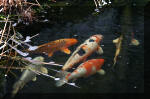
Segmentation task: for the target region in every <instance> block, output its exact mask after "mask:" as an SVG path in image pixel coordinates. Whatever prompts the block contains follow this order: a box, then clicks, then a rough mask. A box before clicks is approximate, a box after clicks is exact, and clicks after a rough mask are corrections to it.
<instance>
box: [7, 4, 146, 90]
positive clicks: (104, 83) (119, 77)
mask: <svg viewBox="0 0 150 99" xmlns="http://www.w3.org/2000/svg"><path fill="white" fill-rule="evenodd" d="M94 8H95V6H73V7H70V8H68V9H65V8H63V7H58V8H57V7H56V11H58V10H64V11H62V12H61V13H60V15H61V14H62V17H60V16H59V18H58V20H56V21H54V20H55V18H51V17H50V14H52V13H51V11H48V12H47V14H46V18H47V19H48V20H49V21H48V22H45V23H36V24H33V25H32V26H27V27H26V28H25V29H23V30H22V31H24V33H30V34H24V35H25V36H27V35H34V34H37V33H39V36H37V37H35V38H34V39H33V42H32V44H31V45H41V44H44V43H48V42H50V41H53V40H57V39H61V38H76V39H77V40H78V43H77V44H75V45H74V46H71V47H70V48H69V49H70V50H71V51H72V52H73V51H74V50H75V49H76V47H77V46H79V45H80V44H81V43H83V42H84V41H85V40H86V39H87V38H89V37H90V36H92V35H95V34H102V35H103V36H104V38H103V40H102V42H101V43H100V46H101V47H102V49H103V51H104V53H103V54H102V55H98V54H97V53H93V54H92V55H91V56H89V57H88V59H96V58H104V59H105V63H104V65H103V66H102V68H103V69H104V70H105V71H106V74H105V75H99V74H95V75H92V76H90V77H87V78H79V79H77V80H76V81H75V83H76V85H78V86H80V88H76V87H73V86H70V85H67V84H65V85H64V86H62V87H56V86H55V81H54V80H53V79H51V78H48V77H45V76H38V77H37V80H36V81H35V82H32V81H31V82H30V83H27V84H26V85H25V86H24V88H23V89H22V90H20V91H19V93H144V16H143V14H144V9H143V6H140V5H135V4H131V6H127V8H125V6H120V7H106V8H105V9H103V10H102V12H101V13H99V14H96V15H93V12H94V11H93V9H94ZM125 10H126V11H125ZM54 11H55V10H54ZM52 22H54V23H52ZM132 32H134V37H135V38H136V39H137V40H138V41H139V42H140V45H139V46H133V45H130V40H131V33H132ZM121 33H124V34H125V37H126V39H125V40H124V43H123V44H124V45H122V46H123V47H122V50H121V54H120V55H119V56H118V58H117V63H116V65H115V67H114V68H112V66H113V58H114V56H115V51H116V46H115V44H113V42H112V41H113V40H114V39H116V38H117V37H119V36H120V34H121ZM39 55H42V56H44V58H45V61H46V62H49V61H55V62H56V63H59V64H62V65H63V64H65V62H66V61H67V59H68V58H69V57H70V55H67V54H64V53H62V52H59V51H58V52H56V53H55V54H54V55H53V56H52V57H50V58H49V57H48V56H46V55H44V54H31V55H30V57H32V58H34V57H36V56H39ZM45 67H48V68H54V69H56V70H60V69H61V67H57V66H45ZM17 73H18V72H17ZM55 73H56V72H54V71H51V70H49V74H50V75H53V76H54V75H55ZM18 74H20V73H18ZM15 81H16V79H15V80H14V78H13V77H9V78H7V87H6V89H5V90H6V93H9V92H11V90H12V84H13V83H14V82H15Z"/></svg>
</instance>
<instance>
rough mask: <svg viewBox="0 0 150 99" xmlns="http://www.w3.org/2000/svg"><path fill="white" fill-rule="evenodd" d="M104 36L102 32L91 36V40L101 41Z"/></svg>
mask: <svg viewBox="0 0 150 99" xmlns="http://www.w3.org/2000/svg"><path fill="white" fill-rule="evenodd" d="M103 38H104V37H103V35H101V34H96V35H93V36H91V37H90V39H91V40H94V41H95V42H97V43H99V42H100V41H101V40H102V39H103Z"/></svg>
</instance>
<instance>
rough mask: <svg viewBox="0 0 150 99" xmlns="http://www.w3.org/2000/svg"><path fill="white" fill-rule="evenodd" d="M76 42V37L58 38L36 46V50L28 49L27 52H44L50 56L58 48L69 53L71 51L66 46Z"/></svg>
mask: <svg viewBox="0 0 150 99" xmlns="http://www.w3.org/2000/svg"><path fill="white" fill-rule="evenodd" d="M77 42H78V41H77V39H74V38H70V39H59V40H55V41H52V42H49V43H46V44H42V45H40V46H38V48H37V49H36V50H34V51H29V52H35V53H44V54H48V56H49V57H51V56H52V55H53V53H54V52H56V51H59V50H60V51H62V52H64V53H66V54H70V53H71V51H70V50H69V49H68V47H70V46H72V45H74V44H76V43H77Z"/></svg>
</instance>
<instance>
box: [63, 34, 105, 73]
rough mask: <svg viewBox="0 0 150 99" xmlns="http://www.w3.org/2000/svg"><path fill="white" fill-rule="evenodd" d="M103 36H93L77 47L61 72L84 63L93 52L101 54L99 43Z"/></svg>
mask: <svg viewBox="0 0 150 99" xmlns="http://www.w3.org/2000/svg"><path fill="white" fill-rule="evenodd" d="M102 39H103V36H102V35H100V34H97V35H93V36H91V37H90V38H89V39H87V40H86V41H85V42H84V43H83V44H81V45H80V46H78V47H77V49H76V50H75V51H74V52H73V53H72V55H71V56H70V58H69V59H68V60H67V62H66V63H65V65H64V66H63V67H62V70H63V71H64V70H68V69H69V68H72V67H73V66H74V65H75V64H76V63H78V62H80V61H85V60H86V58H87V57H88V56H90V55H91V54H92V53H93V52H95V51H97V52H98V53H99V54H103V50H102V48H101V47H100V46H99V43H100V41H101V40H102Z"/></svg>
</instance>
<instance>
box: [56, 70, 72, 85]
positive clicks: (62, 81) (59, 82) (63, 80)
mask: <svg viewBox="0 0 150 99" xmlns="http://www.w3.org/2000/svg"><path fill="white" fill-rule="evenodd" d="M68 74H70V72H67V71H60V72H58V73H57V74H56V77H58V78H59V80H56V86H57V87H60V86H62V85H64V84H65V83H67V82H68V79H67V78H66V76H67V75H68Z"/></svg>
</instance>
